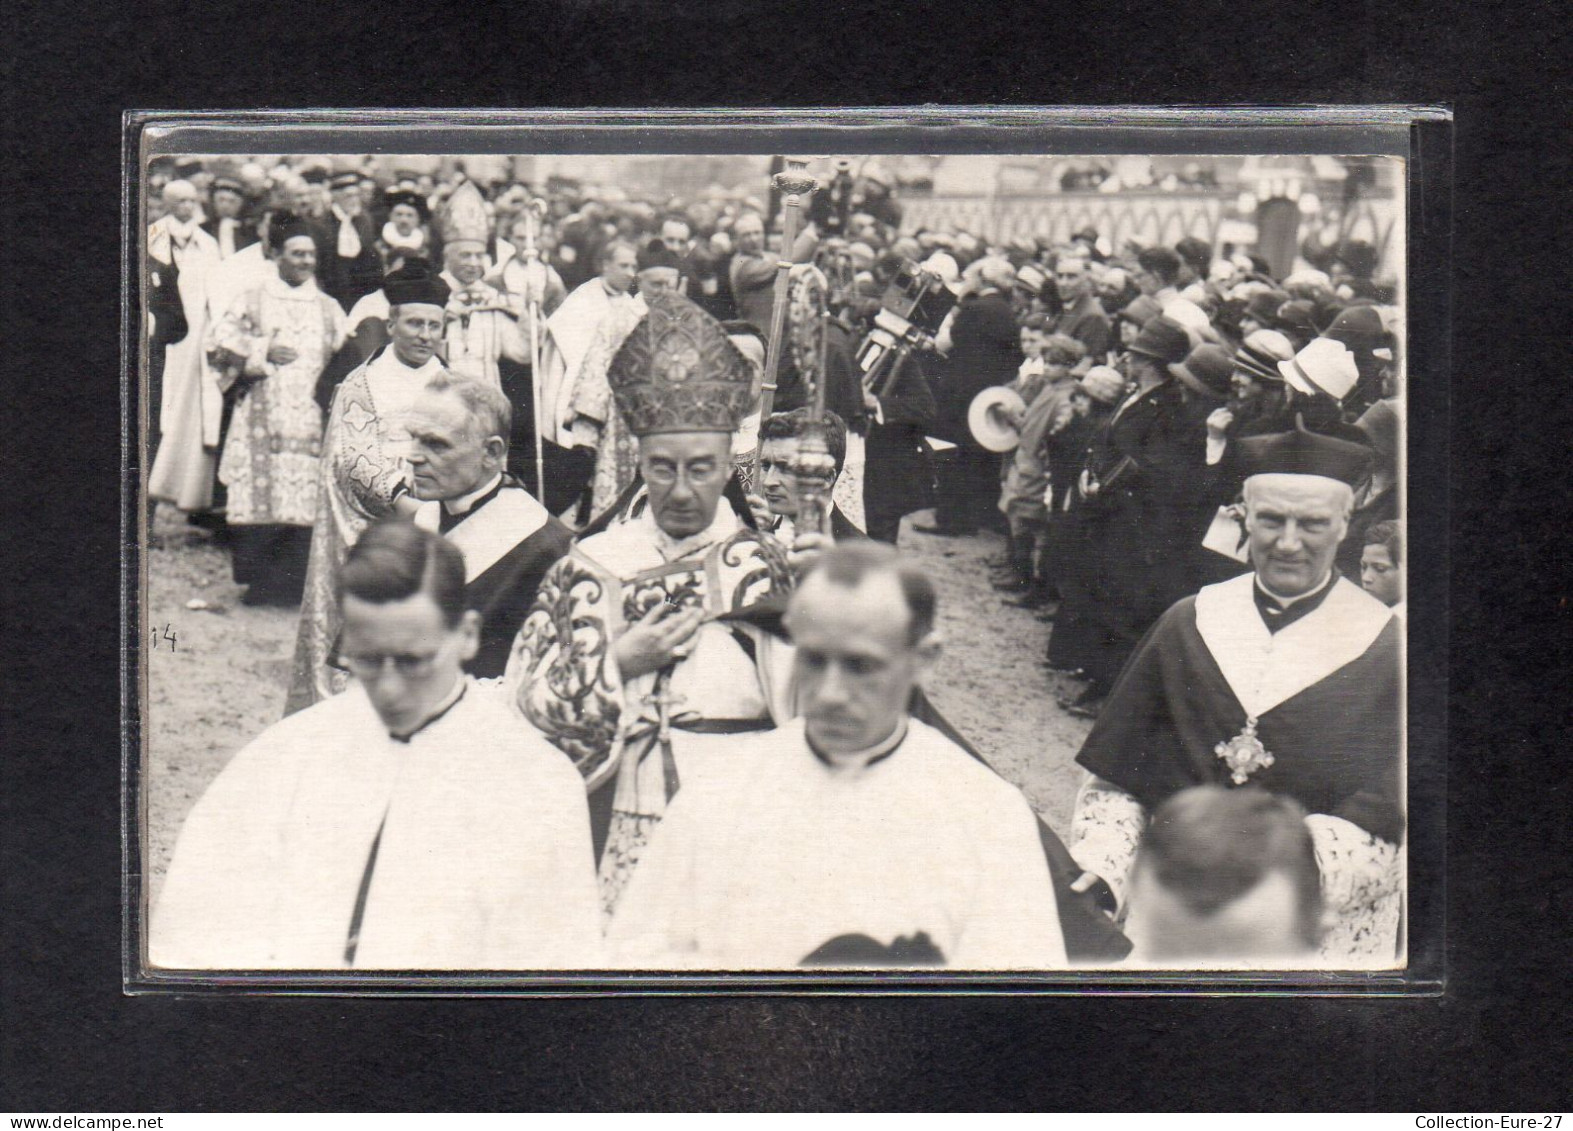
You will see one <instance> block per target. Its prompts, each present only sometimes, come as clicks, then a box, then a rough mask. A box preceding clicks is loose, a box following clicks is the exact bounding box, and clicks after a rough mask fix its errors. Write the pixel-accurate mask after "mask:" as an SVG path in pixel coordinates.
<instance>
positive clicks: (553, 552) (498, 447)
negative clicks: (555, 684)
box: [407, 372, 573, 678]
mask: <svg viewBox="0 0 1573 1131" xmlns="http://www.w3.org/2000/svg"><path fill="white" fill-rule="evenodd" d="M512 415H513V414H512V406H511V405H510V404H509V403H508V398H507V397H505V396H504V395H503V394H502V392H501V391H500V390H498V389H495V388H493V387H492V386H491V385H488V384H486V383H484V382H481V381H476V380H473V379H471V378H467V377H463V376H460V375H458V374H455V373H451V372H444V373H440V374H438V375H437V376H435V377H433V378H432V379H431V380H430V381H428V382H427V383H426V389H425V391H424V392H423V393H422V394H421V395H420V397H419V398H418V399H417V400H416V401H415V403H414V405H412V406H411V409H410V414H409V423H408V429H409V433H410V451H409V455H408V457H407V458H408V460H409V464H410V492H411V494H413V495H414V496H415V498H416V499H419V500H421V504H422V505H421V506H420V508H419V509H418V510H417V511H416V512H415V516H414V517H415V523H416V525H417V526H422V527H425V528H426V529H428V530H433V531H435V532H437V533H439V534H442V535H443V536H444V537H446V538H447V539H448V541H450V542H452V543H453V544H454V546H456V547H458V549H459V552H460V553H462V554H463V555H464V602H465V605H466V607H467V608H470V609H474V610H475V611H476V612H478V613H480V614H481V627H480V639H479V643H478V646H477V649H476V653H475V657H474V658H473V659H472V660H471V661H470V662H469V664H467V665H466V667H467V669H468V670H469V672H470V674H472V675H476V676H480V677H483V678H495V677H497V676H500V675H502V674H503V670H504V669H505V668H506V667H507V666H508V655H509V652H510V651H511V650H512V647H513V638H514V635H515V634H516V633H517V632H518V631H519V626H520V625H522V624H523V623H524V618H525V614H527V613H528V612H529V611H530V606H531V605H532V604H534V602H535V593H536V590H537V589H538V588H539V587H540V584H541V578H542V577H544V576H545V574H546V571H547V570H548V569H549V568H551V566H552V564H553V563H554V562H556V561H557V560H558V559H559V558H561V557H562V556H563V555H564V554H566V553H567V552H568V547H569V545H570V544H571V543H572V542H573V531H572V530H570V529H569V528H568V527H567V526H566V525H564V524H563V523H562V522H560V521H559V520H558V519H557V518H556V517H554V516H553V515H551V514H549V513H548V512H547V510H546V508H545V507H544V506H542V505H541V504H540V502H539V501H537V500H536V498H535V496H534V495H532V494H530V492H528V491H526V490H525V489H524V487H523V486H522V485H521V484H520V483H519V482H518V481H517V480H516V479H514V478H513V477H512V476H510V475H509V474H508V472H507V460H508V435H509V431H510V426H511V424H512Z"/></svg>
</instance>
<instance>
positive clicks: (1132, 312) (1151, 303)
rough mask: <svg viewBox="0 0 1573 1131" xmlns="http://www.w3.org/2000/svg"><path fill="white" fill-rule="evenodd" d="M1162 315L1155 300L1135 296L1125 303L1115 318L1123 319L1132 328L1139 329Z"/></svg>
mask: <svg viewBox="0 0 1573 1131" xmlns="http://www.w3.org/2000/svg"><path fill="white" fill-rule="evenodd" d="M1162 313H1163V308H1162V307H1160V306H1159V305H1158V300H1157V299H1155V298H1153V297H1152V296H1151V295H1137V296H1136V297H1135V298H1133V299H1131V301H1130V302H1128V303H1126V304H1125V307H1124V309H1122V310H1121V311H1120V312H1119V313H1118V314H1116V315H1115V317H1116V318H1123V319H1125V321H1127V322H1129V323H1131V324H1132V325H1133V326H1137V327H1141V326H1145V325H1147V323H1149V322H1151V321H1152V320H1153V319H1154V318H1157V317H1158V316H1159V315H1160V314H1162Z"/></svg>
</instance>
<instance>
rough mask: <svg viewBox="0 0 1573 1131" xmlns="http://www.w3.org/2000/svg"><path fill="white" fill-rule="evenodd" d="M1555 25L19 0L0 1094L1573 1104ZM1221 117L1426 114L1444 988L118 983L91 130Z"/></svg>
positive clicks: (1524, 16) (104, 202) (114, 671)
mask: <svg viewBox="0 0 1573 1131" xmlns="http://www.w3.org/2000/svg"><path fill="white" fill-rule="evenodd" d="M1558 11H1559V9H1558V8H1557V7H1555V6H1553V5H1550V4H1521V5H1517V6H1516V7H1514V8H1512V9H1495V8H1491V7H1488V6H1485V5H1470V6H1465V5H1450V4H1446V3H1436V4H1427V5H1424V6H1415V7H1414V8H1412V9H1411V10H1408V11H1405V10H1401V9H1398V8H1397V7H1396V6H1394V7H1383V6H1379V5H1372V4H1357V3H1347V2H1334V3H1318V4H1308V3H1300V4H1296V5H1286V6H1283V7H1282V8H1281V9H1277V10H1274V11H1272V12H1269V11H1268V10H1267V9H1266V8H1265V7H1264V6H1261V5H1247V4H1239V3H1220V2H1217V0H1201V2H1197V3H1190V4H1186V5H1173V6H1168V7H1167V8H1160V7H1158V6H1154V5H1137V4H1126V5H1120V6H1106V7H1103V8H1099V7H1095V6H1091V5H1064V6H1049V5H1032V4H1025V3H1012V2H1005V3H994V4H988V5H967V4H962V3H950V4H940V3H932V2H927V0H925V2H921V3H917V2H915V3H893V2H887V3H883V4H872V5H862V6H858V7H857V8H856V9H855V10H854V6H852V5H812V6H802V7H798V8H789V7H787V6H785V5H781V4H771V5H762V4H759V5H756V4H741V3H735V2H724V0H723V2H720V3H714V4H698V3H691V2H680V3H667V4H662V5H650V6H643V5H635V4H627V3H624V4H602V5H592V4H588V3H584V4H570V3H560V4H550V5H546V4H543V5H536V6H533V7H531V6H526V5H523V4H516V5H511V6H509V7H508V8H506V9H504V10H501V11H498V12H496V13H485V14H483V12H482V9H480V8H478V7H476V8H462V7H459V6H455V5H429V6H426V7H423V8H419V9H413V10H410V11H408V12H406V11H403V10H401V9H399V8H397V7H395V6H393V5H385V6H382V7H381V8H380V9H379V10H378V12H377V14H376V15H371V14H369V12H368V11H365V10H357V9H352V8H349V7H347V6H346V7H337V6H335V7H327V6H323V5H309V6H306V5H302V6H298V7H297V6H291V5H288V4H283V5H274V6H272V7H271V8H270V9H269V10H267V11H264V10H263V9H262V6H261V5H252V6H250V7H235V6H228V5H224V4H214V5H208V6H199V5H193V4H184V3H147V4H142V5H139V6H138V12H137V15H136V16H133V15H132V14H131V13H130V10H129V6H128V7H126V8H114V9H111V8H109V7H108V6H105V7H104V8H103V9H102V10H100V9H99V8H97V7H90V6H69V7H68V6H64V5H51V4H42V3H38V2H36V0H13V3H12V4H10V5H8V6H7V7H6V9H5V11H4V15H3V16H0V19H3V20H4V29H3V30H4V34H3V36H0V59H3V60H4V63H5V69H4V72H3V73H0V94H3V98H4V102H3V104H0V129H3V133H0V144H3V150H0V176H4V178H5V194H4V196H3V198H0V255H3V256H4V264H3V271H0V287H3V295H4V306H3V314H4V321H3V323H0V341H3V342H4V344H5V346H6V347H7V349H6V354H7V356H6V358H5V362H4V364H3V369H0V397H3V402H0V403H3V410H0V429H3V432H0V435H3V436H4V442H3V443H0V461H3V462H0V483H3V484H4V489H3V491H0V496H3V501H4V507H5V524H4V527H3V529H0V546H3V548H4V549H3V552H4V554H5V564H6V566H7V568H6V570H5V574H4V576H5V583H4V585H3V587H0V589H3V599H4V603H5V604H4V609H5V616H4V620H3V623H0V633H3V638H4V650H5V657H6V671H5V675H4V682H3V685H0V695H3V713H0V805H3V812H0V885H3V888H0V890H3V899H0V940H3V945H4V950H3V959H0V963H3V964H0V1109H6V1110H11V1111H20V1112H24V1113H25V1112H29V1111H35V1112H73V1111H74V1112H84V1111H106V1112H135V1111H177V1110H201V1109H216V1110H292V1109H305V1110H352V1109H360V1110H370V1109H417V1110H420V1109H427V1110H444V1109H458V1110H464V1109H492V1108H501V1109H580V1108H622V1109H647V1108H688V1109H711V1108H719V1109H753V1108H773V1109H807V1108H846V1109H858V1108H884V1109H919V1108H952V1109H957V1108H961V1109H965V1108H979V1109H992V1108H1001V1109H1005V1108H1037V1109H1070V1110H1077V1109H1127V1108H1146V1109H1158V1110H1164V1109H1189V1108H1200V1109H1208V1108H1222V1109H1255V1108H1267V1109H1290V1110H1295V1109H1321V1108H1333V1109H1419V1110H1428V1111H1448V1110H1465V1109H1467V1110H1488V1109H1500V1110H1520V1111H1524V1110H1530V1111H1532V1110H1536V1109H1545V1110H1555V1109H1556V1108H1557V1107H1559V1106H1563V1107H1565V1106H1567V1101H1568V1090H1569V1089H1568V1083H1567V1076H1568V1073H1567V1071H1566V1064H1567V1059H1568V1057H1567V1054H1568V1051H1569V1043H1568V1024H1567V1014H1568V1012H1569V1010H1568V1000H1567V988H1566V987H1567V977H1566V974H1567V961H1566V954H1567V949H1568V948H1567V942H1566V937H1567V925H1568V922H1569V918H1570V910H1573V907H1570V899H1569V887H1568V879H1567V876H1568V868H1567V863H1566V861H1567V857H1568V831H1567V830H1568V826H1569V821H1568V817H1567V813H1568V799H1569V789H1568V785H1567V778H1566V773H1565V770H1564V768H1563V766H1564V763H1565V761H1566V758H1567V755H1566V754H1565V753H1564V751H1563V749H1562V746H1563V743H1562V742H1561V741H1559V740H1560V739H1561V738H1562V736H1563V733H1564V732H1565V730H1566V727H1567V723H1568V715H1567V702H1568V686H1569V680H1568V674H1569V673H1568V640H1569V611H1568V600H1567V596H1566V594H1567V582H1566V575H1567V572H1568V571H1567V562H1568V559H1567V555H1566V550H1567V546H1566V537H1565V534H1564V528H1565V524H1566V518H1565V515H1566V514H1567V512H1568V509H1569V508H1568V502H1569V490H1568V486H1567V483H1568V480H1567V477H1566V468H1565V463H1566V460H1565V458H1563V456H1564V453H1565V451H1566V450H1567V446H1568V445H1567V438H1566V437H1567V431H1566V429H1567V424H1568V420H1569V413H1568V408H1567V405H1568V401H1567V384H1568V382H1569V375H1570V373H1573V366H1570V364H1569V358H1568V349H1567V337H1566V327H1565V322H1566V298H1567V289H1568V284H1569V273H1568V271H1567V252H1566V250H1565V248H1563V247H1560V246H1558V245H1559V244H1565V242H1566V238H1567V224H1566V221H1565V219H1564V218H1563V210H1564V208H1565V200H1566V185H1567V182H1568V158H1567V153H1568V149H1567V136H1566V129H1565V119H1566V108H1565V99H1566V94H1565V92H1566V73H1565V63H1564V62H1563V61H1562V59H1561V55H1562V52H1561V51H1560V49H1559V48H1558V46H1557V43H1558V39H1559V36H1561V37H1563V38H1565V28H1566V21H1565V17H1563V16H1560V15H1558ZM1171 22H1172V24H1173V25H1174V26H1171ZM1559 68H1560V69H1559ZM1252 100H1257V101H1270V102H1276V103H1313V102H1354V101H1365V102H1379V101H1381V102H1389V101H1390V102H1446V103H1451V104H1453V105H1454V106H1455V108H1456V110H1457V112H1458V114H1459V121H1458V126H1457V131H1456V142H1457V168H1456V172H1457V196H1456V210H1455V211H1456V216H1457V220H1458V238H1457V242H1456V246H1455V258H1454V266H1455V271H1454V276H1453V285H1454V308H1453V316H1454V320H1455V334H1456V340H1455V344H1454V368H1453V383H1452V397H1453V405H1452V414H1453V415H1452V421H1453V423H1452V441H1453V444H1452V466H1451V473H1450V474H1451V516H1450V529H1451V534H1452V538H1453V544H1452V557H1451V583H1450V585H1449V582H1448V579H1447V577H1446V576H1445V575H1444V573H1443V571H1442V570H1440V569H1439V568H1437V567H1436V565H1435V563H1436V562H1438V561H1441V560H1444V559H1443V558H1442V557H1441V556H1440V555H1441V553H1442V549H1443V542H1444V536H1445V535H1446V534H1447V532H1448V531H1447V530H1446V529H1444V528H1443V527H1441V526H1435V527H1433V528H1432V529H1431V530H1430V531H1428V532H1422V531H1419V530H1417V531H1416V539H1417V540H1420V539H1425V538H1429V539H1430V540H1431V542H1432V544H1433V545H1434V546H1435V547H1436V548H1437V552H1438V556H1436V557H1434V558H1433V559H1432V561H1433V565H1432V566H1431V567H1430V568H1429V569H1423V568H1422V569H1416V570H1414V571H1413V573H1412V578H1413V583H1414V584H1415V585H1417V586H1427V585H1429V587H1430V588H1429V590H1428V591H1429V592H1431V593H1433V594H1434V597H1433V600H1435V599H1436V597H1437V596H1446V598H1447V599H1448V600H1449V601H1450V608H1451V614H1450V615H1451V621H1452V627H1451V634H1452V641H1453V645H1454V648H1453V652H1452V655H1451V658H1450V661H1449V662H1450V674H1451V680H1452V693H1451V701H1450V716H1449V718H1450V727H1451V731H1450V736H1449V738H1450V746H1451V754H1450V767H1451V779H1450V782H1449V789H1450V808H1449V817H1448V830H1449V831H1448V839H1449V851H1450V861H1449V868H1450V877H1449V878H1450V886H1449V890H1448V913H1449V923H1450V932H1451V933H1450V943H1451V949H1450V965H1449V979H1450V980H1449V988H1448V992H1447V993H1446V995H1445V996H1443V997H1442V998H1440V999H1432V1000H1409V1001H1377V1000H1285V999H1262V1000H1227V1001H1220V1000H1173V999H1164V1000H1158V999H1120V998H1110V997H1101V998H1100V997H1095V998H1081V999H1074V1000H1068V999H1058V1000H1054V999H1023V1000H1000V999H950V1000H932V999H918V1000H913V999H881V1000H868V999H861V1000H847V999H787V1000H764V999H742V1000H736V999H698V1000H654V1001H642V1002H629V1001H557V1002H545V1001H510V1000H489V1001H469V1002H462V1001H402V1002H390V1001H385V1000H378V1001H357V1000H343V999H314V1000H304V999H256V998H252V999H245V1000H212V999H208V1000H174V999H168V998H158V999H130V998H126V997H124V996H122V994H121V993H120V962H119V953H118V947H119V942H118V940H119V923H120V907H119V895H118V875H119V866H120V829H119V737H120V724H119V692H118V659H119V636H118V627H117V618H118V589H117V584H118V553H117V551H118V543H119V521H118V519H119V509H118V501H117V500H118V492H119V480H120V464H121V454H120V436H119V392H118V333H119V319H120V314H119V295H120V267H119V261H118V260H119V238H120V220H119V209H118V203H117V202H118V195H119V190H120V183H119V169H120V161H119V155H120V144H121V133H120V117H119V115H120V112H121V110H123V109H125V108H129V107H142V108H203V107H234V106H270V105H271V106H289V107H309V106H355V105H361V106H378V105H391V106H397V105H426V106H432V105H436V106H442V105H476V106H484V105H495V106H529V105H558V106H576V105H606V106H615V105H627V106H637V105H677V104H686V105H703V104H720V103H735V104H758V105H769V104H780V105H815V104H820V105H834V104H869V103H886V104H902V103H922V102H938V103H977V102H1040V103H1103V104H1113V103H1157V102H1178V103H1214V104H1216V103H1237V102H1248V101H1252ZM1430 376H1432V375H1429V374H1422V373H1417V374H1415V376H1414V378H1413V380H1414V382H1415V384H1416V385H1417V386H1418V385H1419V384H1420V383H1421V382H1422V381H1424V380H1426V379H1427V378H1428V377H1430ZM1435 377H1436V379H1437V380H1440V379H1441V378H1442V374H1436V375H1435ZM1429 403H1440V402H1429ZM1432 441H1433V442H1432V443H1431V444H1430V445H1429V448H1430V451H1429V453H1422V454H1421V456H1420V462H1419V463H1418V464H1417V466H1416V469H1415V479H1414V480H1413V482H1414V483H1415V488H1414V489H1415V490H1416V491H1417V492H1427V493H1428V497H1429V498H1431V499H1432V500H1433V501H1434V505H1433V508H1432V511H1433V513H1434V514H1437V515H1439V516H1440V515H1441V514H1442V513H1443V512H1442V511H1441V510H1440V509H1439V508H1440V505H1441V504H1442V503H1444V502H1445V501H1446V498H1445V494H1444V486H1443V485H1444V483H1445V482H1446V477H1447V475H1448V474H1449V471H1448V468H1447V465H1446V462H1445V457H1446V450H1447V443H1446V440H1445V438H1444V437H1442V436H1441V435H1435V436H1433V437H1432ZM1541 533H1547V534H1551V535H1563V537H1562V538H1561V540H1560V543H1559V544H1557V543H1553V542H1551V541H1544V542H1542V541H1538V540H1537V538H1536V535H1538V534H1541ZM1439 626H1440V617H1438V618H1436V619H1435V620H1434V621H1433V622H1432V627H1433V628H1437V627H1439ZM1427 638H1428V639H1431V640H1436V639H1439V637H1438V636H1437V635H1436V634H1435V633H1431V634H1430V635H1429V636H1427ZM1429 659H1430V661H1431V662H1432V663H1433V664H1438V663H1440V662H1441V661H1442V657H1440V656H1431V657H1429ZM1422 662H1424V658H1422Z"/></svg>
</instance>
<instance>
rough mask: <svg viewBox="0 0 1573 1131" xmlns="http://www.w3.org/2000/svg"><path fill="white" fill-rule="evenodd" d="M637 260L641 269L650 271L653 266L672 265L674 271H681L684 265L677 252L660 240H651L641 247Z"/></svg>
mask: <svg viewBox="0 0 1573 1131" xmlns="http://www.w3.org/2000/svg"><path fill="white" fill-rule="evenodd" d="M635 262H636V266H637V269H638V270H640V271H648V270H650V269H651V268H652V267H670V268H672V270H674V271H680V270H682V266H683V261H682V260H681V259H679V258H678V256H677V253H676V252H674V251H672V250H670V249H669V248H668V247H667V246H666V245H665V244H664V243H662V242H661V241H660V240H651V241H650V242H649V243H646V244H645V245H643V246H642V247H640V249H639V251H638V253H637V254H636V257H635Z"/></svg>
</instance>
